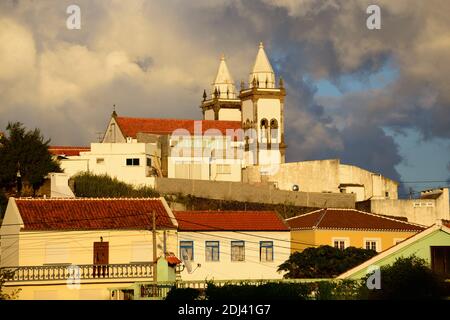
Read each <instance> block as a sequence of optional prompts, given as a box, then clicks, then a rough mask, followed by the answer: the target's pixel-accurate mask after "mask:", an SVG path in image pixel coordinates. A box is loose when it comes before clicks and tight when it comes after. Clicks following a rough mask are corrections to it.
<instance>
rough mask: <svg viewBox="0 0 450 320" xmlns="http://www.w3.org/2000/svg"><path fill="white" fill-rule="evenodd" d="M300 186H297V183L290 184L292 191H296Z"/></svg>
mask: <svg viewBox="0 0 450 320" xmlns="http://www.w3.org/2000/svg"><path fill="white" fill-rule="evenodd" d="M299 189H300V188H299V187H298V185H296V184H294V185H293V186H292V191H298V190H299Z"/></svg>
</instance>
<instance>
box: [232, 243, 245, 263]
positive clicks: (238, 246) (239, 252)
mask: <svg viewBox="0 0 450 320" xmlns="http://www.w3.org/2000/svg"><path fill="white" fill-rule="evenodd" d="M244 260H245V243H244V241H231V261H244Z"/></svg>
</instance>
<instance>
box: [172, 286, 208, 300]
mask: <svg viewBox="0 0 450 320" xmlns="http://www.w3.org/2000/svg"><path fill="white" fill-rule="evenodd" d="M199 296H200V290H199V289H194V288H176V287H173V288H172V289H171V290H170V291H169V293H168V294H167V297H166V300H168V301H194V300H197V299H198V298H199Z"/></svg>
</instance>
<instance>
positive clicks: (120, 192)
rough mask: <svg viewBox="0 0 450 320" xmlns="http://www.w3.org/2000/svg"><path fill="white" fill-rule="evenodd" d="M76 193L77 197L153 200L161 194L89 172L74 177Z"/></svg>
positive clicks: (149, 188)
mask: <svg viewBox="0 0 450 320" xmlns="http://www.w3.org/2000/svg"><path fill="white" fill-rule="evenodd" d="M73 182H74V193H75V195H76V196H77V197H89V198H153V197H159V193H158V192H156V191H155V190H154V189H153V188H151V187H148V186H143V187H139V188H134V187H133V186H132V185H131V184H127V183H125V182H122V181H119V180H117V178H111V177H110V176H108V175H106V174H105V175H94V174H91V173H88V172H85V173H81V174H78V175H76V176H75V177H73Z"/></svg>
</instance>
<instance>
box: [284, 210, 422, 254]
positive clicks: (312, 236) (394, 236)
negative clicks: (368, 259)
mask: <svg viewBox="0 0 450 320" xmlns="http://www.w3.org/2000/svg"><path fill="white" fill-rule="evenodd" d="M286 222H287V223H288V225H289V226H290V228H291V248H292V249H291V252H296V251H302V250H304V249H305V248H308V247H315V246H320V245H330V246H333V247H337V248H340V249H345V248H347V247H350V246H352V247H357V248H366V249H373V250H376V251H377V252H381V251H384V250H386V249H388V248H390V247H392V246H394V245H396V244H397V243H400V242H401V241H403V240H405V239H407V238H409V237H411V236H413V235H415V234H416V233H418V232H421V231H423V230H424V229H425V227H424V226H421V225H418V224H414V223H409V222H405V221H401V220H397V219H393V218H388V217H385V216H381V215H377V214H373V213H367V212H364V211H358V210H355V209H330V208H327V209H320V210H316V211H313V212H310V213H307V214H303V215H300V216H296V217H292V218H289V219H287V220H286Z"/></svg>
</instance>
